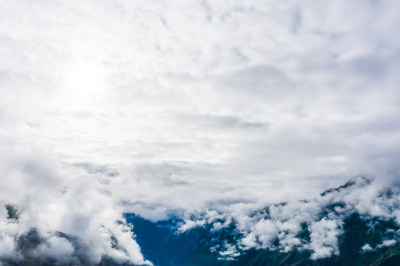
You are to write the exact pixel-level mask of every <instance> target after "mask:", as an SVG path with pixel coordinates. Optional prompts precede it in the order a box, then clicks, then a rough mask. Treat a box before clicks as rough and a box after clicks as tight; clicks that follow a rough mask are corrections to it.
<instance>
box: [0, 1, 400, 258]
mask: <svg viewBox="0 0 400 266" xmlns="http://www.w3.org/2000/svg"><path fill="white" fill-rule="evenodd" d="M399 13H400V3H399V2H398V1H395V0H354V1H345V0H337V1H311V0H296V1H294V0H289V1H278V0H268V1H259V0H249V1H236V0H226V1H206V0H203V1H181V0H170V1H162V0H156V1H135V0H134V1H128V0H113V1H111V0H99V1H94V0H85V1H66V0H38V1H29V0H18V1H14V0H2V1H1V2H0V123H1V126H0V143H1V144H0V150H1V152H0V169H1V173H2V178H1V179H0V204H1V205H5V204H12V205H13V206H15V207H16V208H17V209H18V210H19V215H20V218H19V221H18V223H10V222H9V221H8V220H7V212H6V209H3V210H1V211H0V228H1V230H0V231H1V232H0V255H2V254H9V253H10V252H13V251H14V250H15V245H16V243H15V241H14V240H13V239H15V236H18V235H21V234H23V233H24V232H26V231H27V230H29V228H31V227H36V228H38V230H39V231H40V233H41V234H43V235H45V236H46V239H47V242H46V243H47V244H46V245H43V246H42V247H40V248H38V250H36V251H35V252H39V253H40V252H42V253H46V254H53V255H52V256H54V257H56V258H61V257H64V258H66V257H68V256H69V255H68V254H71V252H72V251H71V250H73V247H71V244H70V243H68V242H66V241H65V240H64V239H62V238H59V237H57V236H55V235H54V232H57V231H61V232H65V233H68V234H71V235H80V236H81V238H82V241H83V242H84V243H86V244H87V246H88V251H87V254H88V255H87V256H88V258H89V259H90V260H92V261H98V260H99V258H101V256H103V255H105V254H106V255H109V256H111V257H114V258H117V259H120V260H130V261H132V262H134V263H137V264H140V263H145V262H144V259H143V256H142V255H141V252H140V247H139V246H138V245H137V243H136V242H135V240H134V239H132V238H131V236H132V235H131V232H130V231H129V227H128V226H127V225H125V224H124V222H123V221H122V220H121V219H122V218H121V214H122V213H124V212H134V213H137V214H139V215H141V216H143V217H145V218H147V219H150V220H153V221H156V220H161V219H166V218H168V217H171V216H179V217H189V216H190V215H191V214H193V213H207V212H212V211H217V212H218V213H224V214H227V215H231V216H233V217H245V215H246V213H248V212H250V211H252V210H256V209H257V208H262V207H263V206H266V205H267V204H272V203H278V202H282V201H293V202H294V201H296V200H299V199H304V198H309V197H313V196H314V195H315V196H317V195H319V193H320V192H322V191H324V190H325V189H328V188H331V187H336V186H340V185H342V184H344V183H345V182H347V181H348V180H349V179H351V178H354V177H357V176H366V177H368V178H369V179H371V180H373V182H371V184H368V186H371V188H370V190H371V191H374V193H375V192H376V193H377V191H378V190H379V189H382V188H383V187H387V186H390V185H391V184H392V183H393V182H397V179H398V175H399V171H400V167H399V164H398V161H399V158H400V152H399V151H400V149H399V148H400V106H399V103H400V90H399V88H398V85H399V84H400V75H398V73H399V67H400V37H399V35H398V34H397V33H398V25H400V14H399ZM371 193H372V192H371ZM376 193H375V194H376ZM372 194H373V193H372ZM375 194H374V195H375ZM352 195H353V194H352ZM357 195H358V196H357ZM360 197H361V196H360V193H358V192H357V193H355V194H354V195H353V196H351V197H349V201H354V200H359V198H360ZM365 211H367V212H368V211H369V210H365ZM399 217H400V216H399ZM277 219H278V218H277ZM278 220H279V219H278ZM335 221H336V220H335ZM335 221H333V222H330V221H327V222H325V221H322V222H321V221H320V222H321V223H320V224H318V223H317V224H316V225H315V224H312V225H310V226H311V227H313V228H315V234H314V236H315V237H316V238H318V236H319V235H322V236H323V234H322V233H321V234H319V233H318V232H319V231H321V230H320V229H321V228H328V229H329V228H333V229H335V228H337V227H338V226H337V225H336V224H335ZM399 221H400V219H399ZM254 223H257V222H254ZM321 224H322V225H321ZM243 226H244V225H243ZM262 228H265V225H260V226H256V225H255V224H253V229H254V230H256V231H257V230H258V231H257V232H261V233H262V234H264V233H265V230H264V229H262ZM328 229H327V230H328ZM333 229H332V230H333ZM243 230H247V229H243ZM249 230H250V229H249ZM254 230H253V231H252V232H253V233H254V232H255V231H254ZM263 230H264V231H263ZM329 230H330V229H329ZM250 231H251V230H250ZM250 231H249V238H248V240H249V241H248V246H251V245H253V244H251V243H252V242H251V239H250V238H251V234H252V233H251V232H250ZM263 232H264V233H263ZM110 235H113V236H115V237H116V238H117V239H118V240H119V242H120V243H123V244H122V245H124V247H125V249H126V252H121V251H117V250H115V249H113V248H112V245H111V244H110V243H111V242H110ZM90 243H98V244H96V245H91V244H90ZM315 243H317V244H315V246H316V247H317V246H320V245H319V244H318V241H317V242H315ZM68 245H69V246H68ZM321 252H322V253H321V254H328V255H329V254H332V253H334V252H335V250H334V248H332V249H329V250H328V251H326V250H325V251H324V250H323V251H321ZM324 252H325V253H324ZM316 254H320V253H316ZM17 255H18V254H15V256H17ZM67 255H68V256H67ZM315 256H316V257H318V256H319V255H315ZM322 256H323V255H322Z"/></svg>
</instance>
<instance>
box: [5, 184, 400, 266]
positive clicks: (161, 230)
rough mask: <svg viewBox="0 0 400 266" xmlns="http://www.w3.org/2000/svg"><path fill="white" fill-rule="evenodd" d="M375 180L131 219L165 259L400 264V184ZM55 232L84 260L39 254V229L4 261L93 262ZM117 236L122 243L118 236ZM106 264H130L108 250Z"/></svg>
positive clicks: (162, 264)
mask: <svg viewBox="0 0 400 266" xmlns="http://www.w3.org/2000/svg"><path fill="white" fill-rule="evenodd" d="M370 185H371V180H369V179H368V178H365V177H358V178H355V179H352V180H350V181H349V182H347V183H346V184H344V185H342V186H339V187H337V188H332V189H328V190H326V191H324V192H322V193H321V194H319V195H317V196H316V197H314V198H310V199H307V200H301V201H294V202H289V201H288V202H282V203H279V204H271V205H269V206H266V207H264V208H262V209H259V210H255V211H253V212H251V213H247V214H243V216H230V215H228V214H224V213H219V212H217V211H215V210H214V211H209V212H205V213H203V214H198V215H191V216H190V219H183V218H180V217H172V218H170V219H168V220H164V221H157V222H152V221H149V220H146V219H145V218H143V217H140V216H138V215H136V214H134V213H125V214H124V218H125V220H126V222H127V223H128V224H129V225H132V228H133V232H134V234H135V239H136V241H137V243H138V244H139V246H140V248H141V251H142V253H143V255H144V257H145V259H146V260H149V261H151V262H152V263H153V264H154V265H157V266H190V265H192V266H196V265H199V266H200V265H202V266H203V265H216V266H237V265H248V266H252V265H254V266H255V265H260V266H261V265H315V266H317V265H352V266H357V265H400V226H399V224H398V221H399V219H398V218H399V217H400V207H399V206H400V201H399V199H400V192H399V191H400V189H399V186H397V185H394V186H392V187H389V188H385V189H380V190H376V191H375V190H373V189H371V186H370ZM371 191H372V192H371ZM366 195H367V196H366ZM5 208H6V211H7V215H8V218H7V219H9V223H18V220H19V216H18V213H19V212H18V210H17V207H16V206H13V205H6V206H5ZM55 234H56V236H57V237H58V238H60V239H64V240H65V241H68V242H69V243H71V245H72V246H73V248H74V253H73V254H74V257H75V258H76V261H73V262H71V261H69V262H65V263H64V264H63V262H62V258H61V260H60V259H59V260H55V259H54V257H53V258H52V257H51V256H49V257H47V256H46V255H45V254H43V253H40V255H38V253H35V250H37V248H38V247H39V246H40V245H43V243H44V238H43V236H41V235H40V233H39V232H38V230H36V229H35V228H31V229H30V230H28V231H27V232H26V233H24V234H22V235H20V236H19V237H18V239H17V241H16V243H17V246H16V251H17V252H18V253H19V254H21V256H20V257H3V258H0V265H49V266H50V265H92V264H90V263H89V261H88V259H87V254H85V247H84V246H82V244H81V241H80V239H79V237H78V236H71V235H67V234H65V233H63V232H55ZM111 242H112V243H113V247H112V248H115V249H116V250H118V249H119V245H118V241H117V239H112V241H111ZM98 265H110V266H112V265H129V264H118V263H117V262H115V261H113V260H112V259H111V258H108V257H103V258H102V260H101V262H100V263H99V264H98Z"/></svg>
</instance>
